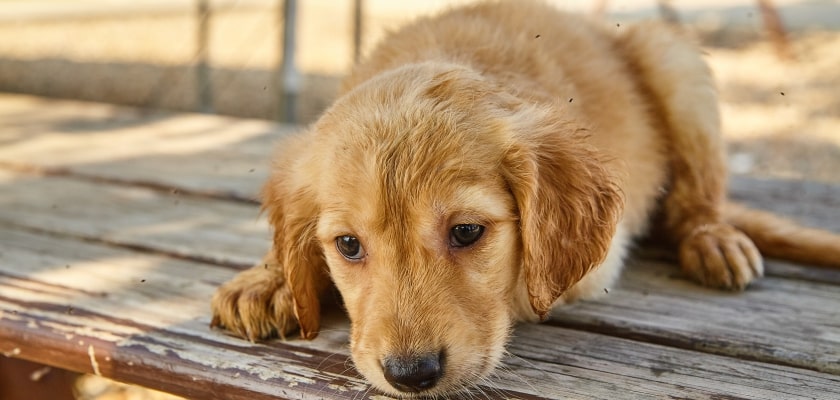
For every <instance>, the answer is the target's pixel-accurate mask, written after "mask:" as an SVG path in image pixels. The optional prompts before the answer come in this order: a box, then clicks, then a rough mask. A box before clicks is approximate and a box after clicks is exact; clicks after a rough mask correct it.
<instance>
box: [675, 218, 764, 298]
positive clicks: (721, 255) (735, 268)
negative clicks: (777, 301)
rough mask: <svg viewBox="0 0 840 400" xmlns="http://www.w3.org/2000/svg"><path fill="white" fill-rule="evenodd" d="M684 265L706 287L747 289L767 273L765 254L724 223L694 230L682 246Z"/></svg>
mask: <svg viewBox="0 0 840 400" xmlns="http://www.w3.org/2000/svg"><path fill="white" fill-rule="evenodd" d="M680 265H681V267H682V270H683V271H684V272H685V273H687V274H688V275H689V276H690V277H691V278H692V279H694V280H695V281H697V282H699V283H701V284H702V285H704V286H711V287H716V288H721V289H733V290H743V289H744V288H745V287H746V286H747V284H749V283H750V282H751V281H753V280H754V279H756V278H759V277H761V276H762V275H763V274H764V265H763V264H762V260H761V254H760V253H759V252H758V249H756V247H755V244H753V242H752V240H750V239H749V238H748V237H747V236H746V235H745V234H744V233H742V232H741V231H739V230H737V229H735V228H734V227H732V226H730V225H728V224H724V223H718V224H707V225H702V226H699V227H697V228H695V229H694V231H692V232H691V233H690V234H689V235H688V236H687V237H685V238H684V239H683V241H682V243H681V244H680Z"/></svg>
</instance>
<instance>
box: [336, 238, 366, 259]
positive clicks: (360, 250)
mask: <svg viewBox="0 0 840 400" xmlns="http://www.w3.org/2000/svg"><path fill="white" fill-rule="evenodd" d="M335 248H336V250H338V252H339V253H341V255H342V256H344V258H346V259H347V260H348V261H359V260H361V259H362V258H364V257H365V248H364V247H362V244H361V243H359V239H357V238H356V237H354V236H350V235H344V236H339V237H337V238H335Z"/></svg>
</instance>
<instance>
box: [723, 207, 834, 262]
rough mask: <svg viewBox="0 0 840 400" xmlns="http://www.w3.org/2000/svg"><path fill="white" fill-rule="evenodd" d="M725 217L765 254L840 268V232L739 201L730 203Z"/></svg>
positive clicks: (726, 208)
mask: <svg viewBox="0 0 840 400" xmlns="http://www.w3.org/2000/svg"><path fill="white" fill-rule="evenodd" d="M724 216H725V218H726V220H727V222H729V223H730V224H732V225H734V226H735V227H736V228H738V229H740V230H741V231H743V232H744V233H745V234H746V235H747V236H749V237H750V239H752V241H753V243H755V245H756V247H758V250H759V251H760V252H761V254H762V255H764V256H767V257H772V258H778V259H782V260H788V261H794V262H799V263H804V264H811V265H818V266H824V267H832V268H840V234H835V233H832V232H828V231H824V230H820V229H814V228H807V227H804V226H802V225H800V224H798V223H796V222H794V221H791V220H789V219H787V218H782V217H780V216H778V215H775V214H772V213H769V212H766V211H759V210H755V209H751V208H748V207H746V206H744V205H741V204H737V203H727V205H726V207H724Z"/></svg>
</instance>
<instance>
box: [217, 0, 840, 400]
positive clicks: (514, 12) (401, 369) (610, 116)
mask: <svg viewBox="0 0 840 400" xmlns="http://www.w3.org/2000/svg"><path fill="white" fill-rule="evenodd" d="M719 125H720V124H719V117H718V105H717V99H716V92H715V88H714V86H713V82H712V78H711V75H710V72H709V69H708V68H707V66H706V64H705V63H704V62H703V60H702V58H701V56H700V51H699V50H698V49H697V47H696V46H695V45H694V44H692V43H691V42H690V41H689V40H687V39H686V38H684V37H683V35H682V34H681V33H679V32H675V31H673V30H671V29H669V28H667V27H665V26H662V25H659V24H644V25H640V26H638V27H635V28H626V27H624V26H621V27H615V26H611V27H600V26H598V25H597V24H594V23H592V22H588V21H586V20H585V19H584V18H583V17H581V16H576V15H567V14H564V13H561V12H558V11H556V10H554V9H552V8H550V7H548V6H546V5H543V4H540V3H536V2H534V3H531V2H522V1H516V2H513V1H511V2H492V3H485V4H478V5H473V6H468V7H465V8H459V9H454V10H451V11H449V12H446V13H444V14H442V15H439V16H436V17H433V18H426V19H421V20H419V21H417V22H415V23H414V24H412V25H410V26H408V27H406V28H404V29H402V30H400V31H398V32H396V33H393V34H391V35H390V36H389V37H388V38H387V39H386V40H385V41H384V42H383V43H382V44H380V46H379V47H378V48H377V49H376V50H375V51H374V52H373V53H372V54H371V55H370V56H369V57H368V58H367V60H366V61H365V62H363V63H361V64H360V65H358V66H357V67H356V68H355V69H354V71H353V72H352V74H351V75H350V76H349V77H348V78H347V80H346V85H345V90H344V92H343V94H342V95H341V97H340V98H339V99H338V100H337V101H336V102H335V104H334V105H333V106H332V107H331V108H330V109H329V110H327V111H326V112H325V113H324V115H323V116H322V117H321V118H320V119H319V120H318V121H317V122H316V123H315V124H313V125H312V126H311V127H309V129H307V130H306V131H305V132H303V133H301V134H299V135H297V136H294V137H290V138H288V139H285V140H284V141H283V142H282V143H281V144H280V146H279V149H278V152H277V154H276V158H275V164H274V168H273V173H272V176H271V178H270V179H269V181H268V182H267V183H266V185H265V188H264V191H263V194H262V196H263V197H262V200H263V207H264V210H265V211H266V212H267V215H268V218H269V220H270V222H271V224H272V225H273V228H274V247H273V249H272V250H271V251H270V252H269V254H268V255H267V256H266V258H265V260H264V262H263V263H261V264H260V265H258V266H257V267H255V268H253V269H251V270H248V271H245V272H242V273H241V274H240V275H238V276H237V277H236V278H234V279H233V280H232V281H231V282H228V283H227V284H225V285H224V286H222V287H221V288H220V289H219V291H218V292H217V293H216V296H215V297H214V299H213V310H214V321H213V324H214V325H217V326H223V327H226V328H227V329H230V330H232V331H234V332H236V333H238V334H240V335H242V336H244V337H247V338H249V339H251V340H258V339H262V338H267V337H271V336H275V335H280V336H284V335H286V334H288V333H290V332H291V331H293V330H295V329H299V330H300V334H301V336H302V337H303V338H306V339H310V338H313V337H315V335H316V334H317V333H318V327H319V318H320V301H321V300H320V299H321V298H322V296H323V295H324V294H325V293H326V292H328V291H329V290H330V287H331V286H332V285H335V287H337V289H338V291H339V292H340V293H341V297H342V299H343V301H344V305H345V307H346V310H347V312H348V314H349V317H350V320H351V326H352V328H351V335H350V347H351V352H352V357H353V360H354V362H355V364H356V367H357V369H358V370H359V371H360V372H361V373H362V374H363V375H364V376H365V377H366V378H367V379H368V380H370V382H372V383H373V385H375V386H376V387H377V388H379V389H380V390H382V391H383V392H386V393H389V394H393V395H406V396H408V395H413V394H421V395H439V394H445V393H449V392H453V391H458V390H463V389H465V388H469V387H470V386H471V385H473V384H475V383H476V382H477V381H478V380H480V379H481V378H482V377H485V376H487V375H488V374H489V373H490V372H491V371H492V370H493V369H494V368H495V367H496V365H497V364H498V362H499V359H500V357H501V356H502V353H503V350H504V346H505V342H506V340H507V338H508V332H509V330H510V328H511V326H512V324H513V323H514V322H516V321H538V320H540V319H543V318H545V317H546V316H547V315H548V313H549V311H550V310H551V308H552V306H555V305H558V304H562V303H566V302H569V301H572V300H575V299H579V298H584V297H588V296H593V295H596V294H598V293H602V292H603V291H604V289H605V288H609V287H610V286H611V285H612V284H613V283H614V281H615V280H616V278H617V277H618V276H619V272H620V270H621V265H622V261H623V258H624V255H625V252H626V249H627V247H628V245H629V244H630V243H631V241H632V240H633V239H634V238H637V237H639V236H641V235H644V234H645V233H646V232H648V230H649V228H651V227H653V226H652V225H655V227H656V228H658V229H660V230H662V231H664V232H666V233H667V237H669V238H670V240H671V241H672V242H673V245H674V246H675V248H677V249H678V250H679V257H680V265H681V267H682V269H683V271H685V273H686V275H687V276H689V277H691V278H692V279H694V280H696V281H698V282H699V283H701V284H703V285H707V286H713V287H719V288H723V289H743V288H744V287H745V286H747V285H748V284H749V283H750V282H751V281H752V280H754V279H756V278H758V277H760V276H761V275H762V259H761V255H760V254H759V250H758V249H757V248H756V245H754V242H755V243H758V244H759V245H760V246H759V247H761V248H762V250H768V251H769V250H774V251H776V253H773V254H772V255H777V256H787V257H793V258H795V259H799V260H804V261H811V262H822V263H831V260H840V240H838V237H837V236H832V234H830V233H826V232H822V231H816V230H807V229H805V228H799V227H797V226H795V225H793V224H792V223H789V222H787V221H785V220H781V219H778V218H776V219H764V217H765V215H764V214H757V212H754V211H749V210H743V209H736V208H735V207H734V206H730V205H728V204H727V203H726V200H725V197H726V194H725V188H726V170H725V158H724V152H723V145H722V140H721V136H720V127H719ZM783 229H786V231H785V232H784V234H782V233H781V230H783ZM744 232H746V233H747V234H745V233H744ZM750 236H752V237H753V239H755V241H754V240H751V239H750ZM835 263H836V261H835Z"/></svg>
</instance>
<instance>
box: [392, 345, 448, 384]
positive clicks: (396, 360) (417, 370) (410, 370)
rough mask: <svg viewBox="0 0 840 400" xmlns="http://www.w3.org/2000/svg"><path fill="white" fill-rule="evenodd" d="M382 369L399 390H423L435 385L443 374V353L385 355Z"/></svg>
mask: <svg viewBox="0 0 840 400" xmlns="http://www.w3.org/2000/svg"><path fill="white" fill-rule="evenodd" d="M382 370H383V371H384V372H385V379H387V380H388V383H390V384H391V385H392V386H394V388H396V389H397V390H399V391H401V392H412V393H417V392H422V391H424V390H428V389H431V388H432V387H434V386H435V384H437V382H438V380H440V377H441V376H442V375H443V353H442V352H441V353H432V354H426V355H421V356H409V357H398V356H389V357H385V359H384V360H383V362H382Z"/></svg>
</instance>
